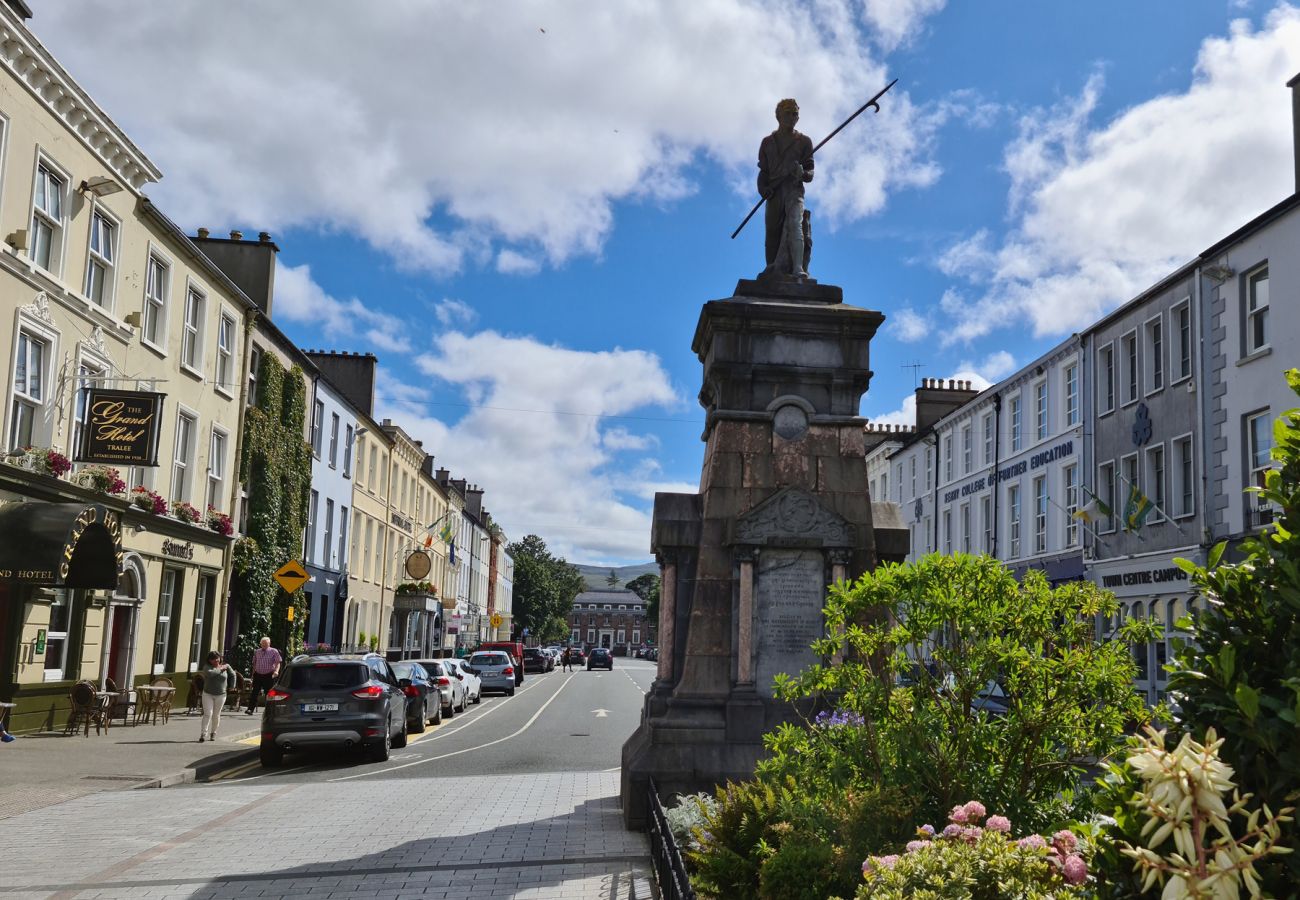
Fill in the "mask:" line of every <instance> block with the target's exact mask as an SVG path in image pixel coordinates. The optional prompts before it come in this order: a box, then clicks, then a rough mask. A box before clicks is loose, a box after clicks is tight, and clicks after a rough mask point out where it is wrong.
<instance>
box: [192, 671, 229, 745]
mask: <svg viewBox="0 0 1300 900" xmlns="http://www.w3.org/2000/svg"><path fill="white" fill-rule="evenodd" d="M199 674H200V675H202V676H203V729H202V731H200V732H199V743H200V744H201V743H203V740H204V737H205V736H206V737H207V739H208V740H210V741H215V740H216V739H217V726H218V725H220V724H221V707H223V706H225V705H226V693H227V692H228V691H229V690H230V688H231V687H232V686H233V685H234V683H235V670H234V669H232V668H230V666H228V665H227V664H226V661H225V660H223V659H222V658H221V654H220V653H218V652H217V651H216V650H213V651H212V652H211V653H209V654H208V663H207V665H206V666H204V667H203V669H202V671H200V672H199Z"/></svg>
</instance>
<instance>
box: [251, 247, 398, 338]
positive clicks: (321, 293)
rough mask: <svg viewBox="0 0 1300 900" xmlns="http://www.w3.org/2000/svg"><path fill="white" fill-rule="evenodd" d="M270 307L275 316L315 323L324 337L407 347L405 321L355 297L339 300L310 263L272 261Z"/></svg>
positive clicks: (293, 320)
mask: <svg viewBox="0 0 1300 900" xmlns="http://www.w3.org/2000/svg"><path fill="white" fill-rule="evenodd" d="M272 309H273V311H274V313H275V317H276V319H287V320H289V321H291V322H302V323H307V324H311V325H315V326H317V327H319V328H320V329H321V330H322V331H323V332H324V334H325V336H326V337H331V338H343V337H353V338H358V337H359V338H361V339H362V341H363V345H364V346H366V347H367V348H369V347H372V346H373V347H377V348H379V349H380V350H389V351H392V352H394V353H407V352H409V351H410V350H411V343H410V341H409V340H408V338H407V337H406V335H407V333H408V330H409V329H408V327H407V325H406V323H404V322H403V321H402V320H401V319H400V318H398V317H397V316H391V315H389V314H388V313H384V312H380V311H379V310H377V309H375V308H374V307H372V306H367V305H366V304H364V303H362V302H361V301H360V300H359V299H358V298H356V297H349V298H348V299H346V300H340V299H338V298H337V297H334V296H332V295H331V294H329V293H328V292H327V291H326V290H325V289H324V288H322V287H321V286H320V285H319V284H317V283H316V281H315V280H313V279H312V276H311V266H310V265H305V264H304V265H301V266H287V265H284V264H283V263H277V264H276V270H275V306H274V307H272Z"/></svg>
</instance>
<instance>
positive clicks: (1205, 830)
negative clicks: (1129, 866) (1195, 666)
mask: <svg viewBox="0 0 1300 900" xmlns="http://www.w3.org/2000/svg"><path fill="white" fill-rule="evenodd" d="M1221 746H1223V740H1222V739H1216V736H1215V733H1214V729H1213V728H1211V729H1210V730H1209V731H1208V732H1207V733H1206V735H1205V743H1203V744H1200V743H1197V742H1196V741H1195V740H1193V739H1192V736H1191V735H1190V734H1186V735H1183V739H1182V740H1181V741H1179V742H1178V746H1177V747H1175V748H1174V749H1173V750H1166V749H1165V734H1164V732H1163V731H1156V730H1155V729H1152V728H1148V729H1147V736H1146V737H1144V738H1143V739H1142V744H1141V750H1140V751H1139V752H1138V753H1135V754H1134V755H1133V756H1130V757H1129V758H1128V764H1129V765H1130V766H1132V767H1133V769H1134V770H1135V771H1136V772H1137V773H1138V776H1139V777H1140V778H1141V779H1142V781H1143V782H1144V785H1143V788H1142V789H1141V790H1139V791H1138V793H1137V794H1136V795H1135V796H1134V797H1133V799H1132V801H1130V802H1131V803H1132V805H1133V806H1134V807H1136V808H1137V809H1138V810H1139V811H1140V812H1142V813H1145V814H1146V816H1147V822H1146V824H1145V825H1144V826H1143V827H1142V835H1143V837H1147V835H1150V837H1147V840H1146V843H1147V845H1146V846H1145V847H1132V846H1129V845H1125V846H1124V847H1123V848H1122V849H1121V852H1122V853H1123V854H1124V855H1126V856H1129V857H1132V858H1133V860H1134V866H1135V868H1137V869H1138V870H1145V871H1146V878H1145V880H1144V881H1143V884H1142V890H1143V892H1144V893H1145V892H1146V891H1148V890H1150V889H1151V887H1152V886H1153V885H1155V884H1156V883H1157V882H1160V883H1163V884H1164V890H1163V891H1162V892H1161V894H1160V897H1161V900H1178V898H1193V900H1237V898H1238V897H1240V895H1241V886H1242V885H1243V884H1244V885H1245V887H1246V890H1247V891H1248V892H1249V894H1250V896H1252V897H1258V896H1260V888H1259V881H1258V878H1257V876H1256V874H1255V868H1254V866H1255V863H1256V862H1258V861H1259V860H1261V859H1263V858H1264V857H1265V856H1268V855H1269V854H1270V853H1290V852H1291V851H1290V849H1289V848H1286V847H1279V846H1277V839H1278V833H1279V831H1280V829H1279V825H1280V823H1282V822H1289V821H1291V818H1290V816H1289V815H1288V813H1290V812H1291V811H1292V808H1291V807H1287V808H1286V809H1283V810H1281V811H1280V812H1278V814H1277V815H1274V814H1273V813H1272V812H1271V811H1270V810H1269V808H1268V806H1267V805H1265V806H1264V808H1263V809H1262V810H1260V809H1256V810H1255V811H1254V812H1251V813H1247V812H1246V804H1247V803H1248V802H1249V801H1250V798H1251V795H1250V794H1247V795H1246V796H1244V797H1242V796H1240V795H1239V794H1238V792H1237V790H1236V785H1235V784H1234V782H1233V780H1232V779H1233V776H1234V774H1235V773H1234V772H1233V769H1232V767H1231V766H1229V765H1228V764H1227V763H1225V762H1223V761H1222V760H1221V759H1219V748H1220V747H1221ZM1229 790H1231V791H1232V805H1231V806H1227V805H1226V804H1225V803H1224V801H1223V795H1225V794H1226V793H1227V792H1228V791H1229ZM1233 816H1246V832H1245V834H1243V835H1242V836H1241V837H1233V834H1232V825H1231V822H1230V820H1231V818H1232V817H1233ZM1170 837H1172V838H1173V841H1174V850H1173V852H1168V853H1165V852H1163V851H1160V847H1161V845H1162V844H1164V843H1165V841H1166V840H1167V839H1168V838H1170Z"/></svg>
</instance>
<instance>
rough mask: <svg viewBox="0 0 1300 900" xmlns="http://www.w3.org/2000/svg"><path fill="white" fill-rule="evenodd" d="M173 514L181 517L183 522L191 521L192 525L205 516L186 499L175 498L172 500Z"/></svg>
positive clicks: (178, 517)
mask: <svg viewBox="0 0 1300 900" xmlns="http://www.w3.org/2000/svg"><path fill="white" fill-rule="evenodd" d="M172 516H174V517H175V518H177V519H180V520H181V521H182V522H189V523H190V524H191V525H193V524H194V523H195V522H197V521H198V520H199V519H201V518H202V517H203V516H202V514H201V513H200V512H199V511H198V510H197V509H195V508H194V507H193V506H191V505H190V504H188V503H186V502H185V501H184V500H175V501H173V502H172Z"/></svg>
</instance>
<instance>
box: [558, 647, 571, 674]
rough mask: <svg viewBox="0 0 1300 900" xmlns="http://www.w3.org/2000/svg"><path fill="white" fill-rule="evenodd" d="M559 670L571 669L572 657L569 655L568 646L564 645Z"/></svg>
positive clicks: (568, 670) (566, 670) (567, 670)
mask: <svg viewBox="0 0 1300 900" xmlns="http://www.w3.org/2000/svg"><path fill="white" fill-rule="evenodd" d="M560 671H561V672H572V671H573V657H572V656H570V655H569V648H568V647H565V648H564V656H563V658H562V660H561V665H560Z"/></svg>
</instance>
